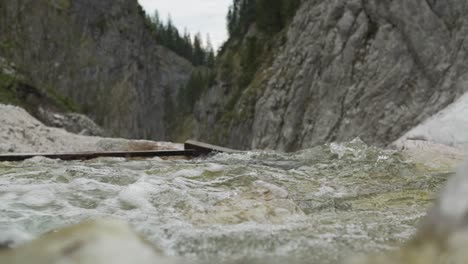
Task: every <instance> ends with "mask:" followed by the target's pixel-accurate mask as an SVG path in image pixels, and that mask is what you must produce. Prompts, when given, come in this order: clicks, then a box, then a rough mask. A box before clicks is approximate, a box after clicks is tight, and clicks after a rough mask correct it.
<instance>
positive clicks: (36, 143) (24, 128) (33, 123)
mask: <svg viewBox="0 0 468 264" xmlns="http://www.w3.org/2000/svg"><path fill="white" fill-rule="evenodd" d="M182 148H183V146H182V145H181V144H174V143H169V142H154V141H147V140H127V139H117V138H103V137H92V136H82V135H76V134H72V133H69V132H67V131H65V130H63V129H59V128H53V127H47V126H45V125H44V124H42V123H41V122H39V121H38V120H37V119H35V118H34V117H32V116H31V115H30V114H29V113H27V112H26V111H25V110H24V109H22V108H20V107H16V106H11V105H2V104H0V153H31V152H34V153H44V152H47V153H59V152H80V151H130V150H157V149H161V150H162V149H182Z"/></svg>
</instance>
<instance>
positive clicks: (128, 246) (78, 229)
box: [0, 220, 175, 264]
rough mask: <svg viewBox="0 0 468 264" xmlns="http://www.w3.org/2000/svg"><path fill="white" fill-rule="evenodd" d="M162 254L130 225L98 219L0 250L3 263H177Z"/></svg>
mask: <svg viewBox="0 0 468 264" xmlns="http://www.w3.org/2000/svg"><path fill="white" fill-rule="evenodd" d="M161 253H162V252H161V251H160V250H158V249H157V248H155V247H154V246H153V245H151V244H149V243H148V242H146V241H145V240H143V239H142V238H140V237H139V236H138V235H136V233H134V232H133V231H132V229H131V228H130V227H129V226H128V225H127V224H125V223H123V222H120V221H115V220H95V221H88V222H83V223H81V224H78V225H74V226H71V227H67V228H64V229H60V230H58V231H52V232H49V233H47V234H45V235H43V236H42V237H40V238H38V239H37V240H34V241H32V242H30V243H27V244H25V245H22V246H20V247H18V248H15V249H11V250H3V251H0V263H9V264H30V263H35V264H104V263H112V264H120V263H121V264H124V263H125V264H127V263H139V264H146V263H148V264H149V263H152V264H153V263H175V262H174V261H171V260H169V259H167V258H165V257H163V256H162V254H161Z"/></svg>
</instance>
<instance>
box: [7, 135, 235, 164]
mask: <svg viewBox="0 0 468 264" xmlns="http://www.w3.org/2000/svg"><path fill="white" fill-rule="evenodd" d="M236 152H240V151H237V150H233V149H228V148H223V147H219V146H215V145H211V144H207V143H203V142H198V141H194V140H188V141H186V142H185V144H184V149H183V150H144V151H107V152H78V153H27V154H21V153H19V154H16V153H15V154H1V155H0V161H23V160H26V159H30V158H33V157H46V158H49V159H60V160H90V159H95V158H99V157H118V158H152V157H177V156H181V157H189V158H192V157H198V156H203V155H208V154H212V153H236Z"/></svg>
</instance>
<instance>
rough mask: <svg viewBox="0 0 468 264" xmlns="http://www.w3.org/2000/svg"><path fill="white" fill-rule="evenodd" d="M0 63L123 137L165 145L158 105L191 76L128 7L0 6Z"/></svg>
mask: <svg viewBox="0 0 468 264" xmlns="http://www.w3.org/2000/svg"><path fill="white" fill-rule="evenodd" d="M0 56H2V57H5V58H7V59H8V60H10V61H12V62H13V63H15V65H16V67H17V69H18V71H20V72H21V74H22V75H23V76H25V77H26V79H27V80H28V81H29V82H30V84H31V85H33V86H35V87H38V88H40V89H42V90H44V91H46V92H49V93H58V94H60V95H62V96H64V97H69V98H71V99H72V100H73V101H75V102H77V103H78V106H79V107H80V108H81V110H83V111H84V112H85V113H86V114H88V115H89V116H91V117H92V118H93V119H94V120H96V121H97V122H98V123H99V124H100V125H102V126H103V127H104V128H106V129H107V130H109V131H110V132H111V134H112V135H115V136H122V137H127V138H149V139H157V140H162V139H166V137H167V135H166V127H165V124H164V121H163V120H164V116H165V114H166V113H165V109H164V105H165V100H166V99H165V98H167V97H168V95H174V94H176V93H177V91H178V89H180V88H181V87H183V86H184V84H185V83H186V82H187V80H188V78H189V76H190V74H191V72H192V70H193V66H192V65H191V64H190V63H189V62H187V61H186V60H184V59H182V58H180V57H178V56H177V55H175V54H174V53H173V52H171V51H169V50H167V49H165V48H163V47H161V46H158V45H157V43H156V42H155V39H154V38H153V37H152V34H151V32H150V30H149V29H148V27H147V26H146V24H145V19H144V14H143V13H142V10H141V8H140V7H139V5H138V3H137V1H136V0H99V1H94V0H74V1H72V0H2V1H0Z"/></svg>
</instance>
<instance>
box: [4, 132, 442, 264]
mask: <svg viewBox="0 0 468 264" xmlns="http://www.w3.org/2000/svg"><path fill="white" fill-rule="evenodd" d="M448 175H449V173H448V172H447V173H445V172H437V173H435V172H431V171H430V170H427V169H424V167H421V166H417V165H416V164H414V163H412V162H410V161H407V160H404V158H403V157H402V156H401V155H400V154H399V153H397V152H394V151H390V150H381V149H377V148H374V147H367V146H366V145H365V144H363V143H362V142H361V141H359V140H355V141H353V142H350V143H346V144H330V145H324V146H320V147H316V148H313V149H309V150H304V151H300V152H297V153H292V154H285V153H276V152H247V153H242V154H231V155H227V154H218V155H215V156H212V157H207V158H200V159H194V160H161V159H150V160H125V159H118V158H104V159H96V160H91V161H83V162H80V161H77V162H62V161H54V160H49V159H45V158H35V159H32V160H27V161H24V162H20V163H0V241H1V240H4V241H5V240H12V241H14V242H15V243H22V242H24V241H27V240H30V239H33V238H35V237H37V236H38V235H40V234H42V233H44V232H47V231H50V230H54V229H57V228H59V227H63V226H65V225H69V224H74V223H78V222H80V221H82V220H85V219H90V218H101V217H112V218H117V219H123V220H125V221H127V222H129V223H131V225H132V226H133V227H134V228H135V229H136V230H137V231H138V232H139V233H140V234H142V235H143V236H144V237H145V238H147V239H148V240H149V241H151V242H153V243H154V244H155V245H157V247H159V248H161V249H162V250H163V251H164V252H165V253H166V254H168V255H173V256H182V257H184V258H187V259H194V260H199V261H203V262H206V261H208V262H211V263H253V262H255V263H256V262H262V263H285V261H288V262H290V263H304V262H307V263H323V264H326V263H339V262H341V261H342V260H343V257H346V256H350V255H355V254H357V253H370V252H380V251H383V250H387V249H391V248H393V247H394V246H395V245H397V244H399V243H401V242H402V241H405V240H406V239H408V238H409V237H410V236H411V235H412V234H413V233H414V231H415V228H416V224H417V222H418V220H419V219H420V218H421V217H422V216H423V215H424V214H425V212H426V211H427V208H428V206H429V205H430V203H431V202H432V200H433V198H434V197H435V194H436V193H437V192H438V190H439V189H440V187H441V185H442V183H443V182H444V181H445V180H446V178H447V176H448Z"/></svg>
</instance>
